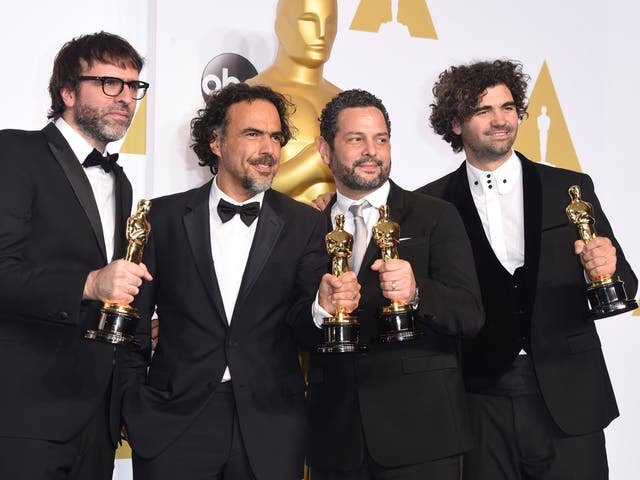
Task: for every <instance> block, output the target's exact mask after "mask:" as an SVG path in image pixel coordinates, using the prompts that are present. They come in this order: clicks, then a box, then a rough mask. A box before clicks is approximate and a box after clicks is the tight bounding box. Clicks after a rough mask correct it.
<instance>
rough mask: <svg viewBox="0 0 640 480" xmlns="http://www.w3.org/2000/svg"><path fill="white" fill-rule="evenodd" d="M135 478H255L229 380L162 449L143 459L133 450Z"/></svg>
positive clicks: (156, 479) (242, 479) (164, 479)
mask: <svg viewBox="0 0 640 480" xmlns="http://www.w3.org/2000/svg"><path fill="white" fill-rule="evenodd" d="M133 478H134V479H135V480H176V479H181V478H184V479H189V480H205V479H206V480H256V479H255V476H254V474H253V472H252V470H251V466H250V465H249V459H248V457H247V452H246V450H245V447H244V443H243V441H242V435H241V433H240V425H239V423H238V414H237V411H236V405H235V400H234V397H233V391H232V388H231V384H230V383H226V384H225V383H223V384H221V385H220V386H219V387H218V389H217V391H216V393H214V395H213V396H212V397H211V400H209V403H208V404H207V406H206V407H205V408H204V409H203V411H202V413H201V414H200V415H199V416H198V418H196V420H195V421H194V422H193V424H192V425H190V426H189V428H188V429H187V430H186V431H185V432H184V433H182V434H181V435H180V436H179V437H178V438H177V439H176V440H175V441H174V442H173V443H172V444H171V445H170V446H169V447H168V448H167V449H166V450H164V451H163V452H161V453H160V454H159V455H158V456H157V457H155V458H152V459H145V458H141V457H139V456H137V455H136V454H135V452H133Z"/></svg>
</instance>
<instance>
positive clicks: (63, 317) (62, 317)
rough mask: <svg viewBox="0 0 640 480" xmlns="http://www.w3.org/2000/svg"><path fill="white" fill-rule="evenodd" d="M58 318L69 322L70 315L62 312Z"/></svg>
mask: <svg viewBox="0 0 640 480" xmlns="http://www.w3.org/2000/svg"><path fill="white" fill-rule="evenodd" d="M58 318H59V319H60V320H69V314H68V313H67V312H60V313H59V314H58Z"/></svg>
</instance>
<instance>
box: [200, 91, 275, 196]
mask: <svg viewBox="0 0 640 480" xmlns="http://www.w3.org/2000/svg"><path fill="white" fill-rule="evenodd" d="M281 140H282V126H281V124H280V117H279V115H278V110H276V107H275V106H274V105H273V104H272V103H271V102H269V101H267V100H262V99H258V100H254V101H252V102H249V101H242V102H238V103H234V104H233V105H231V107H229V110H228V111H227V126H226V128H225V131H224V134H223V135H220V134H219V133H218V135H217V136H216V138H215V139H214V140H213V142H211V151H212V152H213V153H215V154H216V155H218V157H219V161H218V173H217V176H216V179H217V183H218V187H220V189H221V190H222V191H223V192H224V193H226V194H227V195H229V196H230V197H231V198H233V199H234V200H236V201H238V202H243V201H245V200H247V199H249V198H251V197H253V196H254V195H255V194H256V193H259V192H264V191H265V190H267V189H268V188H269V187H271V183H272V182H273V177H275V175H276V173H277V172H278V167H279V162H280V148H281V146H280V142H281Z"/></svg>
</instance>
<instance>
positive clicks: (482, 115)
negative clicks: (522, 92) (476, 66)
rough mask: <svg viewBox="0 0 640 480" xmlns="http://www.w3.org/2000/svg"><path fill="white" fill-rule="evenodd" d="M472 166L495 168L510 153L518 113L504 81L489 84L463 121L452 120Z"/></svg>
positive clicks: (483, 168)
mask: <svg viewBox="0 0 640 480" xmlns="http://www.w3.org/2000/svg"><path fill="white" fill-rule="evenodd" d="M453 133H455V134H456V135H460V136H461V138H462V143H463V146H464V151H465V154H466V156H467V161H469V163H471V165H473V166H475V167H477V168H480V169H482V170H494V169H495V168H498V167H499V166H500V165H502V163H504V162H505V161H506V160H508V158H509V157H510V156H511V147H513V143H514V142H515V140H516V134H517V133H518V112H517V110H516V106H515V103H514V101H513V96H512V95H511V91H510V90H509V89H508V88H507V87H506V85H504V84H500V85H495V86H493V87H489V88H487V90H486V93H485V95H484V96H482V97H481V98H480V100H479V101H478V104H477V105H476V108H475V111H474V113H473V114H472V115H471V117H470V118H469V119H467V120H465V121H464V122H463V123H462V124H459V123H458V122H454V123H453Z"/></svg>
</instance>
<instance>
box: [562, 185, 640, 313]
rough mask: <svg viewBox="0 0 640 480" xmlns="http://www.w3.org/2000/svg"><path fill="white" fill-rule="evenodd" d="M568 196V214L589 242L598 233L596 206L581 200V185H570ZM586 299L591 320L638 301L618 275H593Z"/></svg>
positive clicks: (584, 239) (582, 237)
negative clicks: (628, 291) (626, 288)
mask: <svg viewBox="0 0 640 480" xmlns="http://www.w3.org/2000/svg"><path fill="white" fill-rule="evenodd" d="M569 197H571V202H570V203H569V205H567V208H566V212H567V217H569V221H570V222H571V223H573V224H574V225H575V226H576V229H577V231H578V237H580V239H582V241H583V242H584V243H589V241H590V240H591V239H593V238H595V237H597V236H598V234H597V233H596V229H595V226H594V225H595V217H594V216H593V206H592V205H591V204H590V203H589V202H585V201H584V200H582V198H581V196H580V187H579V186H578V185H572V186H571V187H569ZM587 299H588V300H589V305H590V307H591V310H590V313H589V319H591V320H597V319H599V318H605V317H610V316H612V315H618V314H619V313H623V312H628V311H629V310H635V309H636V308H638V304H637V302H636V301H635V300H633V299H629V298H628V297H627V292H626V291H625V289H624V282H623V281H622V280H621V279H620V278H619V277H617V276H615V275H602V276H600V277H597V278H592V279H591V283H590V284H589V285H588V286H587Z"/></svg>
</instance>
